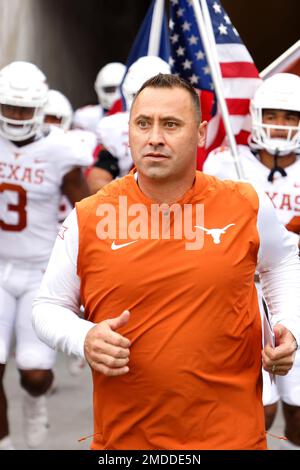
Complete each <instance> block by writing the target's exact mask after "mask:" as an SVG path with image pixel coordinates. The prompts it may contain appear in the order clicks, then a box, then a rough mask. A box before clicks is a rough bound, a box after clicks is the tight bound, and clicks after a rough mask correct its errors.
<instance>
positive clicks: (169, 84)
mask: <svg viewBox="0 0 300 470" xmlns="http://www.w3.org/2000/svg"><path fill="white" fill-rule="evenodd" d="M145 88H169V89H172V88H182V89H183V90H186V91H187V92H188V93H189V95H190V97H191V99H192V102H193V105H194V108H195V112H196V116H197V120H198V124H200V122H201V107H200V99H199V95H198V93H197V92H196V91H195V89H194V88H193V87H192V85H191V84H190V83H189V82H188V81H187V80H184V78H180V77H177V75H172V74H170V73H159V74H158V75H155V76H154V77H152V78H149V80H147V81H146V82H145V83H144V84H143V85H142V86H141V88H140V89H139V90H138V92H137V94H136V95H135V97H134V100H133V103H134V102H135V100H136V98H137V97H138V96H139V94H140V93H141V92H142V91H143V90H144V89H145Z"/></svg>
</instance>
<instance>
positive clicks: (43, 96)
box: [0, 62, 92, 449]
mask: <svg viewBox="0 0 300 470" xmlns="http://www.w3.org/2000/svg"><path fill="white" fill-rule="evenodd" d="M47 98H48V86H47V83H46V77H45V75H44V74H43V73H42V72H41V71H40V70H39V69H38V68H37V67H36V66H35V65H33V64H31V63H28V62H12V63H11V64H9V65H7V66H6V67H4V68H3V69H2V70H0V155H1V156H0V235H1V243H0V382H1V385H0V449H9V448H13V446H12V443H11V440H10V437H9V427H8V420H7V403H6V397H5V393H4V389H3V384H2V380H3V375H4V370H5V364H6V363H7V360H8V358H9V353H10V344H11V339H12V336H13V334H15V336H16V364H17V367H18V369H19V372H20V381H21V386H22V388H23V389H24V402H23V411H24V417H25V420H24V431H25V441H26V443H27V445H28V446H29V447H31V448H34V447H37V446H39V445H40V444H41V442H42V441H43V440H44V438H45V437H46V434H47V429H48V418H47V409H46V404H45V394H46V392H47V390H49V388H50V386H51V383H52V380H53V373H52V370H51V369H52V366H53V364H54V360H55V352H54V351H53V350H51V349H50V348H48V347H46V346H45V344H44V343H42V342H41V341H40V340H39V339H38V338H37V336H36V334H35V332H34V330H33V328H32V324H31V320H30V315H31V305H32V301H33V299H34V297H35V295H36V292H37V290H38V288H39V285H40V281H41V279H42V275H43V272H44V270H45V267H46V265H47V262H48V258H49V255H50V252H51V249H52V245H53V242H54V240H55V237H56V233H57V217H58V206H59V202H60V198H61V194H62V193H63V194H65V195H66V196H67V197H68V198H69V200H70V202H71V203H72V205H74V203H75V202H76V201H79V200H80V199H82V198H83V197H85V196H87V195H88V189H87V185H86V182H85V180H84V178H83V175H82V170H81V168H82V167H85V166H88V165H90V164H91V163H92V157H91V149H88V146H87V145H85V144H82V145H78V142H76V143H75V142H74V140H73V139H71V138H70V137H69V136H68V134H67V133H65V132H64V131H63V130H61V129H59V128H57V127H54V126H50V127H48V128H47V129H45V127H44V124H43V120H44V107H45V104H46V102H47ZM60 236H61V237H64V227H62V228H61V234H60Z"/></svg>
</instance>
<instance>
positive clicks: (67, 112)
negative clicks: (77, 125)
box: [44, 90, 73, 131]
mask: <svg viewBox="0 0 300 470" xmlns="http://www.w3.org/2000/svg"><path fill="white" fill-rule="evenodd" d="M44 113H45V117H46V116H53V117H55V118H57V119H61V123H60V125H59V127H61V128H62V129H64V130H65V131H67V130H69V129H70V127H71V122H72V116H73V109H72V105H71V103H70V101H69V100H68V98H67V97H66V96H65V95H63V94H62V93H61V92H60V91H57V90H49V92H48V101H47V104H46V106H45V108H44Z"/></svg>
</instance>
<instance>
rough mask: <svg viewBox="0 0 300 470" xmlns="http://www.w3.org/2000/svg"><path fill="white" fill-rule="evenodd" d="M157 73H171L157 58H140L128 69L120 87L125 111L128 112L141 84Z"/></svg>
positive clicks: (164, 63)
mask: <svg viewBox="0 0 300 470" xmlns="http://www.w3.org/2000/svg"><path fill="white" fill-rule="evenodd" d="M159 73H171V69H170V65H169V64H168V63H167V62H165V61H164V60H162V59H161V58H160V57H157V56H145V57H140V58H139V59H138V60H137V61H136V62H134V63H133V64H132V65H131V66H130V67H129V69H128V72H127V74H126V77H125V79H124V82H123V85H122V92H123V95H124V98H125V102H126V109H127V111H130V108H131V105H132V103H133V100H134V97H135V95H136V93H137V92H138V90H139V89H140V88H141V86H142V85H143V83H145V81H146V80H149V78H152V77H154V76H155V75H157V74H159Z"/></svg>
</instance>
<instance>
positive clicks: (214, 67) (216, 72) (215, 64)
mask: <svg viewBox="0 0 300 470" xmlns="http://www.w3.org/2000/svg"><path fill="white" fill-rule="evenodd" d="M200 1H201V5H202V8H203V15H202V11H201V8H200V4H199V0H191V3H192V6H193V9H194V13H195V18H196V21H197V25H198V29H199V33H200V36H201V39H202V42H203V47H204V50H205V54H206V58H207V62H208V65H209V68H210V71H211V76H212V79H213V82H214V87H215V92H216V96H217V99H218V103H219V106H220V110H221V114H222V118H223V122H224V126H225V130H226V134H227V137H228V143H229V147H230V150H231V153H232V157H233V162H234V166H235V170H236V173H237V176H238V178H239V179H242V178H245V176H244V173H243V169H242V165H241V162H240V159H239V155H238V150H237V145H236V141H235V137H234V134H233V131H232V128H231V125H230V120H229V114H228V109H227V105H226V101H225V98H224V93H223V87H222V80H221V72H220V68H219V61H218V60H217V51H216V45H215V38H214V34H213V30H212V25H211V20H210V14H209V11H208V8H207V4H206V1H205V0H200ZM204 15H205V19H206V22H207V27H206V25H205V21H204ZM209 29H210V30H211V32H210V33H209Z"/></svg>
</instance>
